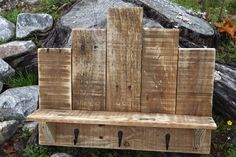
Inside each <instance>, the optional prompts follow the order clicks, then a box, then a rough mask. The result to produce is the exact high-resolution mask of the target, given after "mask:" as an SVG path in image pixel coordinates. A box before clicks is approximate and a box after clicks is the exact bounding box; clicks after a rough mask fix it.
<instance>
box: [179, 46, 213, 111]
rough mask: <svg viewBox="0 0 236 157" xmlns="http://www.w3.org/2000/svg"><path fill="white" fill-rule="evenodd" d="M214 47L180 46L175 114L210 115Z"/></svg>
mask: <svg viewBox="0 0 236 157" xmlns="http://www.w3.org/2000/svg"><path fill="white" fill-rule="evenodd" d="M214 67H215V49H211V48H188V49H185V48H181V49H179V61H178V86H177V106H176V114H184V115H196V116H211V115H212V97H213V86H214V69H215V68H214Z"/></svg>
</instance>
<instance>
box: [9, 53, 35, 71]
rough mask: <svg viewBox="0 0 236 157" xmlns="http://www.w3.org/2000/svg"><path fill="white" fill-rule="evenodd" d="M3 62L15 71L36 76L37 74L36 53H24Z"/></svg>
mask: <svg viewBox="0 0 236 157" xmlns="http://www.w3.org/2000/svg"><path fill="white" fill-rule="evenodd" d="M5 61H6V62H7V63H8V64H9V65H11V67H12V68H14V69H15V70H17V71H25V70H26V71H31V72H34V73H36V74H37V72H38V57H37V51H36V50H34V51H33V52H30V53H26V54H23V55H20V56H14V57H9V58H6V59H5Z"/></svg>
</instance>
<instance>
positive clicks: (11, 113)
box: [0, 108, 25, 123]
mask: <svg viewBox="0 0 236 157" xmlns="http://www.w3.org/2000/svg"><path fill="white" fill-rule="evenodd" d="M8 120H17V121H19V122H21V123H23V122H24V121H25V116H24V115H22V114H20V113H17V112H15V110H12V109H11V108H7V109H2V108H1V109H0V122H3V121H8Z"/></svg>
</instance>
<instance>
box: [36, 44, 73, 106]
mask: <svg viewBox="0 0 236 157" xmlns="http://www.w3.org/2000/svg"><path fill="white" fill-rule="evenodd" d="M38 64H39V66H38V69H39V70H38V71H39V72H38V74H39V108H40V109H71V108H72V105H71V49H69V48H63V49H58V48H50V49H47V48H40V49H38Z"/></svg>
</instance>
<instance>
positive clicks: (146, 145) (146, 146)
mask: <svg viewBox="0 0 236 157" xmlns="http://www.w3.org/2000/svg"><path fill="white" fill-rule="evenodd" d="M52 124H53V125H55V127H56V136H55V138H56V141H55V142H52V141H50V140H48V138H47V135H45V134H44V133H43V132H42V130H40V134H39V137H40V141H39V143H40V144H42V145H57V146H70V147H91V148H105V149H129V150H145V151H164V152H186V153H204V154H209V152H210V144H211V131H210V130H206V133H205V136H204V137H203V138H202V140H201V145H200V146H199V147H198V149H196V148H195V147H194V146H195V145H194V143H193V139H194V137H195V132H196V130H194V129H167V128H165V129H163V128H145V127H123V126H106V125H81V124H62V123H52ZM75 128H78V129H79V136H78V143H77V144H76V145H74V144H73V139H74V134H73V132H74V129H75ZM118 131H122V132H123V138H122V142H121V147H119V146H118V137H117V134H118ZM166 134H170V144H169V150H166V147H165V135H166ZM180 137H181V140H180Z"/></svg>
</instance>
